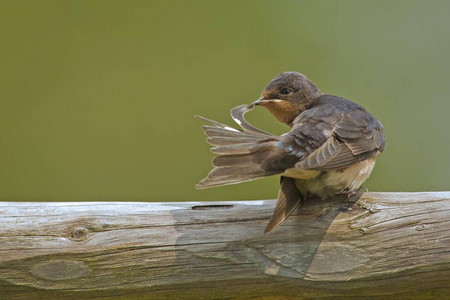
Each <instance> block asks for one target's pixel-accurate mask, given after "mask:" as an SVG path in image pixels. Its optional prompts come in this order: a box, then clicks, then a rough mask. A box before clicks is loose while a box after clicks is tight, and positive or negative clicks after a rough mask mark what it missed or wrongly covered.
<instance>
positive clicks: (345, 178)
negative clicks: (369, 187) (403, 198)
mask: <svg viewBox="0 0 450 300" xmlns="http://www.w3.org/2000/svg"><path fill="white" fill-rule="evenodd" d="M257 106H260V107H264V108H266V109H267V110H268V111H269V112H270V113H271V114H272V115H273V116H274V117H275V119H277V120H278V121H279V122H281V123H283V124H286V125H288V126H289V127H290V128H291V129H290V131H288V132H286V133H284V134H282V135H274V134H270V133H268V132H265V131H263V130H261V129H259V128H257V127H255V126H253V125H251V124H249V123H248V122H247V121H246V120H245V118H244V114H245V113H247V112H248V111H250V110H252V109H254V108H255V107H257ZM231 116H232V118H233V119H234V121H235V122H236V123H237V124H238V125H240V127H241V129H239V130H238V129H236V128H233V127H231V126H229V125H227V124H223V123H219V122H216V121H213V120H210V119H207V118H205V117H201V116H196V117H198V118H200V119H201V120H203V121H206V122H208V123H210V124H209V125H203V126H202V129H203V131H204V133H205V135H206V136H207V142H208V143H209V144H211V145H212V146H214V147H213V148H211V151H212V152H213V153H214V154H217V156H215V157H214V158H213V160H212V164H213V169H212V170H211V171H210V172H209V174H208V175H207V177H206V178H204V179H203V180H201V181H200V182H199V183H198V184H197V185H196V186H195V187H196V188H197V189H205V188H211V187H218V186H224V185H230V184H237V183H241V182H246V181H251V180H255V179H259V178H264V177H268V176H280V190H279V192H278V199H277V202H276V205H275V210H274V213H273V216H272V217H271V219H270V221H269V223H268V224H267V227H266V229H265V231H264V232H265V233H268V232H271V231H273V230H274V229H275V228H277V227H278V226H280V225H281V224H282V223H283V222H284V221H285V220H286V219H287V218H288V217H289V216H290V215H291V214H292V213H293V212H294V211H295V210H296V209H297V208H298V207H299V206H300V204H301V203H303V202H304V201H305V200H306V199H313V198H318V199H326V198H330V197H335V196H336V195H347V196H348V197H351V196H353V195H355V194H356V193H357V192H358V190H359V189H360V188H361V186H362V184H363V182H364V181H365V180H366V179H367V178H368V177H369V175H370V173H371V172H372V170H373V168H374V165H375V159H376V157H377V156H378V155H379V154H380V153H382V152H383V151H384V149H385V138H384V131H383V126H382V124H381V122H380V121H378V120H377V119H376V118H375V117H374V116H373V115H372V114H370V113H369V112H368V111H367V110H366V109H364V108H363V107H362V106H360V105H358V104H357V103H355V102H352V101H350V100H347V99H345V98H342V97H338V96H333V95H327V94H323V93H322V92H321V91H320V89H319V88H318V87H317V86H316V85H315V84H314V83H312V81H311V80H309V79H308V78H307V77H306V76H305V75H303V74H301V73H298V72H284V73H281V74H280V75H278V76H276V77H275V78H274V79H272V81H270V83H269V84H268V85H267V86H266V87H265V88H264V89H263V91H262V93H261V97H260V98H259V99H258V100H256V101H255V102H253V103H252V104H250V105H241V106H238V107H235V108H233V109H232V110H231Z"/></svg>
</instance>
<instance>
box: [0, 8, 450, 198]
mask: <svg viewBox="0 0 450 300" xmlns="http://www.w3.org/2000/svg"><path fill="white" fill-rule="evenodd" d="M449 12H450V2H449V1H409V0H408V1H241V0H239V1H210V0H209V1H111V0H109V1H61V0H58V1H43V0H41V1H1V2H0V41H1V47H0V58H1V64H0V65H1V67H0V101H1V111H0V168H1V171H0V200H9V201H84V200H122V201H127V200H130V201H184V200H233V199H267V198H274V197H276V194H277V189H278V178H267V179H263V180H258V181H254V182H249V183H244V184H240V185H234V186H229V187H221V188H216V189H210V190H203V191H197V190H195V189H194V185H195V183H197V182H198V180H200V179H201V178H203V177H204V176H205V175H206V174H207V172H208V171H209V170H210V160H211V158H212V156H213V155H212V154H211V153H210V152H209V146H208V145H207V144H206V143H205V137H204V136H203V133H202V131H201V129H200V126H201V125H202V122H201V121H199V120H196V119H194V117H193V116H194V114H199V115H203V116H206V117H209V118H212V119H216V120H218V121H221V122H225V123H228V124H230V125H231V124H233V122H232V121H231V119H230V117H229V109H230V108H232V107H234V106H236V105H239V104H242V103H250V102H251V101H254V100H255V99H257V98H258V97H259V95H260V93H261V90H262V89H263V88H264V87H265V85H266V84H267V83H268V82H269V81H270V80H271V79H272V78H273V77H274V76H276V75H277V74H279V73H281V72H283V71H294V70H295V71H299V72H302V73H304V74H305V75H307V76H308V77H309V78H310V79H311V80H312V81H313V82H315V83H316V84H317V85H318V86H319V87H320V88H321V89H322V91H323V92H325V93H328V94H334V95H339V96H342V97H346V98H348V99H350V100H353V101H355V102H358V103H359V104H361V105H363V106H364V107H365V108H366V109H368V110H369V111H370V112H371V113H372V114H374V115H375V116H376V117H377V118H378V119H379V120H380V121H381V122H382V123H383V125H384V127H385V133H386V139H387V142H386V151H385V152H384V153H383V154H382V155H381V156H380V157H379V159H378V160H377V166H376V168H375V170H374V172H373V173H372V176H371V178H370V179H369V180H368V181H367V182H366V184H365V185H366V186H367V187H368V188H369V190H371V191H430V190H431V191H432V190H448V189H449V170H450V157H449V153H450V151H449V150H450V133H449V125H450V121H449V120H450V118H449V111H450V101H449V99H448V93H449V90H450V85H449V83H450V72H449V70H450V59H449V57H450V34H449V28H450V18H449V17H448V15H449ZM248 120H249V121H251V122H253V123H254V124H255V125H257V126H259V127H261V128H263V129H265V130H267V131H271V132H274V133H283V132H285V131H287V127H284V126H283V125H280V124H278V123H276V121H275V120H274V119H273V118H272V117H271V116H270V115H269V113H268V112H267V111H265V110H264V109H263V108H257V109H255V110H254V111H252V112H251V113H250V114H249V115H248Z"/></svg>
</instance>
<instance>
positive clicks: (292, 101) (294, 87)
mask: <svg viewBox="0 0 450 300" xmlns="http://www.w3.org/2000/svg"><path fill="white" fill-rule="evenodd" d="M320 95H322V93H321V92H320V90H319V89H318V88H317V87H316V86H315V85H314V84H313V83H312V82H311V81H310V80H309V79H308V78H306V76H305V75H303V74H300V73H297V72H285V73H282V74H280V75H278V76H277V77H275V78H274V79H272V81H271V82H270V83H269V84H268V85H267V86H266V88H265V89H264V90H263V91H262V94H261V98H259V99H258V100H256V101H255V102H253V104H255V105H261V106H264V107H265V108H267V109H268V110H269V111H270V112H271V113H272V115H273V116H274V117H275V118H276V119H277V120H278V121H280V122H281V123H285V124H287V125H291V123H292V122H293V121H294V119H295V118H296V117H297V116H298V115H299V114H300V113H301V112H303V111H304V110H305V109H306V107H307V106H308V105H309V104H311V103H312V102H313V101H314V100H315V99H317V98H318V97H319V96H320Z"/></svg>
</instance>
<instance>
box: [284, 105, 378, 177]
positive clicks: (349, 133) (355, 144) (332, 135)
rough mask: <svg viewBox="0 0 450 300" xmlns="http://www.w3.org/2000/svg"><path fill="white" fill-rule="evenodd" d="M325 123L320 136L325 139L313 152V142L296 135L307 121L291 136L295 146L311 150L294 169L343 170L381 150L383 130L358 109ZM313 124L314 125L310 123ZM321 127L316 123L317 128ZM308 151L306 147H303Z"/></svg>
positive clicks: (370, 116) (370, 117)
mask: <svg viewBox="0 0 450 300" xmlns="http://www.w3.org/2000/svg"><path fill="white" fill-rule="evenodd" d="M331 118H332V119H331V120H330V119H328V122H329V123H327V124H328V126H325V127H328V128H325V129H324V130H323V132H322V133H323V134H324V135H325V136H328V138H327V139H326V140H325V141H324V142H323V144H321V145H320V146H319V147H317V148H316V149H314V145H311V141H312V142H313V143H314V139H312V140H308V139H302V138H301V135H300V137H299V134H298V132H304V130H305V129H307V128H304V127H305V126H306V127H307V126H308V120H307V119H306V120H303V122H301V123H305V124H306V125H302V124H300V125H299V126H298V127H296V128H295V129H294V130H292V131H291V132H290V134H291V135H293V136H296V137H297V139H298V140H299V143H298V144H306V145H307V146H310V147H309V151H307V152H310V151H311V149H314V150H313V151H312V152H310V153H309V154H308V155H307V156H306V157H305V158H304V159H302V160H300V161H299V162H298V163H297V164H296V165H295V167H296V168H300V169H303V170H333V169H341V168H346V167H348V166H350V165H352V164H354V163H356V162H358V161H361V160H364V159H367V158H369V157H373V156H376V155H377V154H378V153H380V152H382V151H383V150H384V145H385V142H384V134H383V127H382V125H381V123H380V122H379V121H377V120H376V119H375V118H374V117H373V116H372V115H371V114H369V113H368V112H367V111H365V110H364V109H363V108H361V107H357V108H356V109H354V110H351V111H349V112H346V113H344V114H336V115H333V116H331ZM316 119H317V118H316ZM313 123H314V122H313ZM320 124H322V125H323V123H318V124H316V125H315V126H317V125H320ZM303 148H304V149H305V150H307V147H305V146H304V147H303Z"/></svg>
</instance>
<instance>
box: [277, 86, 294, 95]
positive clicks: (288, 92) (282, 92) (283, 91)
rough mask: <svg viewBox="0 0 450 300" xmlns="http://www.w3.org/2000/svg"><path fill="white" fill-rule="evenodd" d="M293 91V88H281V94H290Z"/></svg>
mask: <svg viewBox="0 0 450 300" xmlns="http://www.w3.org/2000/svg"><path fill="white" fill-rule="evenodd" d="M291 92H292V90H291V89H288V88H284V89H281V91H280V94H283V95H287V94H290V93H291Z"/></svg>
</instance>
